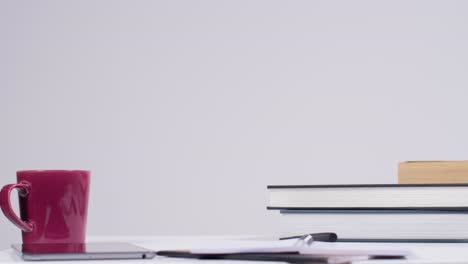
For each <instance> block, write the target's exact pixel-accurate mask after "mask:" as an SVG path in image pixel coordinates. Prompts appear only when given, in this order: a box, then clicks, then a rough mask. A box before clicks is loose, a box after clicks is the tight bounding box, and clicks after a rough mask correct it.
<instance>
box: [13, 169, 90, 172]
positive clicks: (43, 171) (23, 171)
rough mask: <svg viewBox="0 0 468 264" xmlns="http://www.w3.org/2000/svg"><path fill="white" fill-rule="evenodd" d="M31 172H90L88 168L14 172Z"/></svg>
mask: <svg viewBox="0 0 468 264" xmlns="http://www.w3.org/2000/svg"><path fill="white" fill-rule="evenodd" d="M25 172H28V173H31V172H84V173H91V171H90V170H57V169H54V170H18V171H16V173H25Z"/></svg>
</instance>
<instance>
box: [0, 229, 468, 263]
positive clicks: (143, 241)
mask: <svg viewBox="0 0 468 264" xmlns="http://www.w3.org/2000/svg"><path fill="white" fill-rule="evenodd" d="M227 239H229V240H232V239H236V240H245V239H247V240H251V239H253V237H247V236H245V237H241V236H236V237H223V236H219V237H216V236H214V237H213V236H211V237H206V236H185V237H182V236H154V237H149V236H148V237H117V236H116V237H90V238H89V239H88V242H106V241H109V242H130V243H134V244H137V245H140V246H143V247H146V248H149V249H153V250H163V249H166V250H167V249H184V248H185V249H188V248H203V247H206V248H209V247H214V246H216V245H218V244H220V243H221V244H222V243H223V242H222V241H225V240H227ZM342 244H346V246H349V247H353V248H354V247H356V248H361V249H365V248H369V247H372V248H392V249H408V250H411V251H412V252H413V253H414V256H413V257H412V258H410V259H408V260H378V261H377V260H372V261H363V262H360V263H369V264H371V263H372V264H375V263H382V264H403V263H411V264H417V263H450V264H455V263H456V264H459V263H467V264H468V243H336V245H342ZM13 262H23V261H22V259H21V258H20V257H19V256H17V255H16V254H15V252H14V251H13V250H12V249H6V250H2V251H0V263H13ZM64 262H66V261H44V262H39V263H48V264H60V263H64ZM78 262H79V261H77V262H76V263H78ZM97 262H99V263H109V264H111V263H127V262H128V263H154V262H159V263H198V264H200V262H211V263H213V262H214V261H213V260H205V261H203V260H195V259H179V258H166V257H158V256H156V257H155V258H154V259H148V260H104V261H102V260H101V261H97V260H96V261H84V262H83V263H97ZM216 262H222V263H225V264H227V263H235V264H240V263H242V262H241V261H228V260H223V261H216ZM252 262H253V261H249V262H246V263H252ZM29 263H38V261H34V262H29ZM80 263H81V262H80ZM261 263H265V262H261Z"/></svg>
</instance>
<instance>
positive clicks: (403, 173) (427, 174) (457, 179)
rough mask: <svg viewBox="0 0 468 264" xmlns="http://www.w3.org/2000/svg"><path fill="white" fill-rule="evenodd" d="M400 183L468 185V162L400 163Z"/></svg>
mask: <svg viewBox="0 0 468 264" xmlns="http://www.w3.org/2000/svg"><path fill="white" fill-rule="evenodd" d="M398 183H400V184H410V183H413V184H414V183H420V184H425V183H468V160H457V161H442V160H441V161H405V162H400V163H399V165H398Z"/></svg>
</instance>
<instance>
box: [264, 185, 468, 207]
mask: <svg viewBox="0 0 468 264" xmlns="http://www.w3.org/2000/svg"><path fill="white" fill-rule="evenodd" d="M267 188H268V192H269V195H270V199H269V204H268V207H267V208H268V209H289V210H301V209H307V210H323V209H332V210H335V209H339V210H361V209H364V210H439V211H465V210H468V184H361V185H270V186H268V187H267Z"/></svg>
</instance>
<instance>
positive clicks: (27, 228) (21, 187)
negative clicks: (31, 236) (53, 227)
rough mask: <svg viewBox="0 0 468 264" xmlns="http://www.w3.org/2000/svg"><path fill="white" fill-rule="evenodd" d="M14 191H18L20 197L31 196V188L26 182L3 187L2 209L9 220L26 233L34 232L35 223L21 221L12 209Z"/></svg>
mask: <svg viewBox="0 0 468 264" xmlns="http://www.w3.org/2000/svg"><path fill="white" fill-rule="evenodd" d="M13 189H18V193H19V195H20V196H21V197H26V196H27V195H28V194H29V191H30V189H31V186H30V185H29V184H28V183H27V182H24V181H22V182H20V183H14V184H8V185H5V186H3V188H2V190H1V191H0V207H1V208H2V211H3V213H4V214H5V216H6V217H7V218H8V220H10V221H11V222H12V223H13V224H14V225H15V226H17V227H18V228H19V229H21V230H23V231H24V232H32V231H33V229H34V225H33V223H32V222H25V221H23V220H21V219H20V218H19V217H18V215H16V213H15V211H13V208H12V207H11V200H10V194H11V191H12V190H13Z"/></svg>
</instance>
